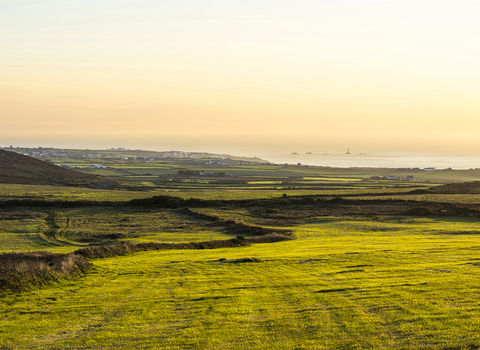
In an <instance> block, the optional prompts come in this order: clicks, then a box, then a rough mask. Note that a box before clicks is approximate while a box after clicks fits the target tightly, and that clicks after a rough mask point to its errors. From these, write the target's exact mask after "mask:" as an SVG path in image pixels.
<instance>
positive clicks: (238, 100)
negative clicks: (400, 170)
mask: <svg viewBox="0 0 480 350" xmlns="http://www.w3.org/2000/svg"><path fill="white" fill-rule="evenodd" d="M478 18H480V2H479V1H478V0H455V1H450V0H447V1H445V0H435V1H433V0H414V1H411V0H315V1H313V0H296V1H282V0H275V1H273V0H241V1H231V0H221V1H220V0H218V1H217V0H202V1H199V0H176V1H173V0H155V1H153V0H152V1H151V0H135V1H130V0H74V1H71V0H56V1H41V0H38V1H36V0H0V122H1V127H0V146H10V145H13V146H14V147H16V146H20V147H34V146H42V147H64V148H90V149H93V148H100V149H102V148H110V147H128V148H135V149H136V148H142V149H152V150H158V151H162V150H173V149H175V150H183V151H209V152H218V153H230V154H236V155H255V154H266V153H279V152H293V151H299V152H305V151H313V152H327V151H341V152H344V151H345V150H346V149H347V148H350V150H352V151H354V152H372V151H386V152H449V153H454V152H460V153H464V152H476V153H480V137H479V136H480V40H479V38H480V25H479V24H478Z"/></svg>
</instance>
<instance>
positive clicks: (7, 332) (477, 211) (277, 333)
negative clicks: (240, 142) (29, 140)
mask: <svg viewBox="0 0 480 350" xmlns="http://www.w3.org/2000/svg"><path fill="white" fill-rule="evenodd" d="M264 170H265V169H264ZM149 171H151V169H149ZM265 171H270V170H268V169H266V170H265ZM301 171H304V172H305V174H301V178H300V175H299V177H297V178H296V179H295V181H296V184H295V186H290V187H287V188H276V187H281V186H283V185H285V184H283V183H279V180H276V179H274V178H272V177H271V174H269V173H266V174H264V175H265V176H264V177H263V178H262V177H260V176H258V177H256V178H255V177H254V175H255V174H252V173H249V174H248V177H247V179H246V181H247V182H249V183H248V184H246V185H245V186H240V188H239V187H236V186H233V185H232V184H228V183H226V184H222V186H208V185H211V184H209V183H203V184H202V183H200V182H194V183H195V184H196V185H198V187H192V182H188V181H186V182H181V181H178V184H179V185H178V186H179V187H178V188H175V187H165V186H164V185H163V184H157V183H155V182H154V181H151V182H149V184H150V185H149V186H145V188H142V190H138V189H137V190H128V189H116V190H97V189H92V188H80V187H62V186H35V185H16V184H1V185H0V203H1V206H0V255H3V254H1V253H8V254H11V253H19V252H29V254H33V255H34V254H35V253H36V252H44V251H49V252H52V253H63V254H76V253H75V252H77V251H78V250H81V249H83V248H88V247H93V248H95V247H118V246H121V244H122V242H128V243H129V244H130V243H131V244H134V245H135V244H146V243H155V244H158V243H172V244H174V243H189V242H211V241H224V240H231V239H234V238H236V237H237V238H238V235H239V234H238V233H237V231H234V230H232V227H233V228H235V227H237V226H238V227H240V228H243V229H244V231H245V232H241V235H242V236H245V237H246V238H251V237H254V235H255V234H254V233H252V232H253V231H252V229H262V230H270V231H276V230H280V231H282V230H289V232H291V233H292V236H291V237H292V238H293V239H291V240H285V241H281V242H276V243H261V244H260V243H253V244H248V245H245V246H238V247H233V248H217V249H207V247H204V249H165V250H152V251H141V252H134V253H129V254H126V255H117V256H111V257H108V258H88V261H89V262H90V263H91V264H92V269H91V270H90V271H87V270H85V271H86V272H83V273H80V274H75V275H72V276H71V277H69V276H64V275H52V276H53V277H52V278H50V279H49V280H48V281H45V283H43V284H42V285H35V286H30V287H28V286H27V287H22V288H21V289H19V290H9V289H2V288H0V308H1V310H2V316H1V317H0V349H439V350H440V349H442V350H447V349H458V350H460V349H479V348H480V335H479V334H478V329H479V326H480V318H479V317H478V315H479V312H480V303H479V301H478V292H479V282H478V280H479V276H480V222H479V221H478V217H479V216H480V200H479V195H477V194H436V193H433V192H426V193H419V192H418V190H420V191H423V190H425V189H428V188H429V187H430V186H434V185H435V186H436V185H441V183H440V182H439V181H437V182H435V183H425V182H421V181H415V182H405V181H404V182H393V183H392V182H390V183H389V182H388V181H375V182H373V183H369V182H365V180H364V178H362V177H361V176H359V174H355V173H353V174H352V173H351V174H350V175H351V176H347V175H346V173H343V174H339V172H342V171H341V170H337V171H336V173H335V171H333V170H331V169H330V170H329V173H328V174H321V173H318V172H317V173H314V172H311V171H310V169H305V168H304V169H301ZM140 172H141V171H139V170H136V173H137V174H138V173H140ZM308 172H310V174H308ZM172 181H173V180H172ZM175 181H177V180H175ZM283 181H284V180H282V181H281V182H283ZM147 182H148V181H147ZM302 182H310V183H309V184H307V185H308V186H310V187H308V186H307V187H308V188H304V187H302V186H301V183H302ZM332 182H333V183H335V186H331V183H332ZM312 183H315V186H313V187H312V186H311V185H312ZM292 187H293V188H292ZM415 190H417V192H412V191H415ZM159 195H168V196H170V197H168V198H177V202H175V201H173V202H171V203H174V204H171V205H167V204H168V203H167V202H165V199H163V200H164V202H162V201H161V200H160V199H158V200H157V201H156V202H145V203H147V204H148V205H147V204H142V203H144V202H142V201H141V200H142V199H148V198H151V197H153V196H159ZM340 197H341V198H340ZM192 198H193V199H196V200H197V202H195V200H192ZM132 199H136V200H139V202H138V201H137V202H135V203H137V204H135V203H132V202H128V201H130V200H132ZM179 199H181V200H185V201H184V202H181V201H180V202H179ZM29 201H32V202H29ZM42 203H43V204H44V205H43V204H42ZM152 203H153V204H152ZM165 203H167V204H165ZM178 203H180V204H178ZM185 203H193V204H188V205H190V207H182V206H185V205H187V204H185ZM195 203H197V206H196V207H195V205H194V204H195ZM412 208H413V209H415V208H417V209H418V208H423V209H425V208H427V209H429V210H423V211H422V210H412ZM409 213H410V214H411V215H407V214H409ZM419 213H420V214H421V213H426V214H425V215H426V216H422V215H423V214H421V215H419ZM232 225H233V226H232ZM235 225H237V226H235ZM238 227H237V228H238ZM249 230H250V231H249ZM282 232H283V231H282ZM239 239H240V238H239ZM42 254H43V253H42ZM3 256H6V255H3ZM51 264H53V263H51ZM45 268H47V269H48V264H47V265H46V267H45ZM0 269H2V266H0ZM19 269H20V270H22V271H27V270H28V266H27V265H22V266H20V267H19ZM1 271H3V270H1ZM7 272H8V271H7ZM7 272H2V273H7ZM0 287H1V286H0Z"/></svg>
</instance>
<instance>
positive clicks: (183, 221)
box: [0, 207, 233, 252]
mask: <svg viewBox="0 0 480 350" xmlns="http://www.w3.org/2000/svg"><path fill="white" fill-rule="evenodd" d="M36 210H39V211H42V212H45V214H48V217H47V218H46V219H30V220H8V221H0V223H1V224H0V252H11V251H21V250H38V249H49V250H54V251H62V252H63V251H73V250H76V249H79V248H81V247H83V246H86V245H89V244H91V245H97V244H116V242H118V241H120V240H125V241H131V242H132V243H137V242H167V243H168V242H174V243H178V242H197V241H208V240H219V239H231V238H233V237H232V235H229V234H226V232H225V230H224V228H223V227H220V226H214V225H212V224H210V223H209V222H205V221H204V220H196V219H193V218H192V217H190V216H188V215H183V214H180V213H178V212H176V211H174V210H148V211H139V210H135V209H115V208H104V207H90V208H75V209H41V208H39V209H36ZM108 235H114V236H115V237H116V238H113V239H112V237H111V236H110V237H108ZM117 235H118V238H117Z"/></svg>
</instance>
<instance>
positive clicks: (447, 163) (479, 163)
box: [258, 153, 480, 170]
mask: <svg viewBox="0 0 480 350" xmlns="http://www.w3.org/2000/svg"><path fill="white" fill-rule="evenodd" d="M258 156H259V157H260V158H262V159H264V160H268V161H270V162H272V163H276V164H285V163H286V164H299V163H300V164H302V165H315V166H325V167H333V168H392V169H397V168H420V169H425V168H435V169H437V170H438V169H448V168H451V169H454V170H462V169H480V154H437V153H372V154H370V153H360V154H345V153H343V154H342V153H311V154H307V153H303V154H302V153H298V154H293V153H285V154H280V153H279V154H261V155H260V154H259V155H258Z"/></svg>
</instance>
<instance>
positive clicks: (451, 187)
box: [432, 181, 480, 194]
mask: <svg viewBox="0 0 480 350" xmlns="http://www.w3.org/2000/svg"><path fill="white" fill-rule="evenodd" d="M432 190H433V191H434V192H435V193H441V194H479V193H480V181H473V182H463V183H452V184H446V185H442V186H436V187H434V188H432Z"/></svg>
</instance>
